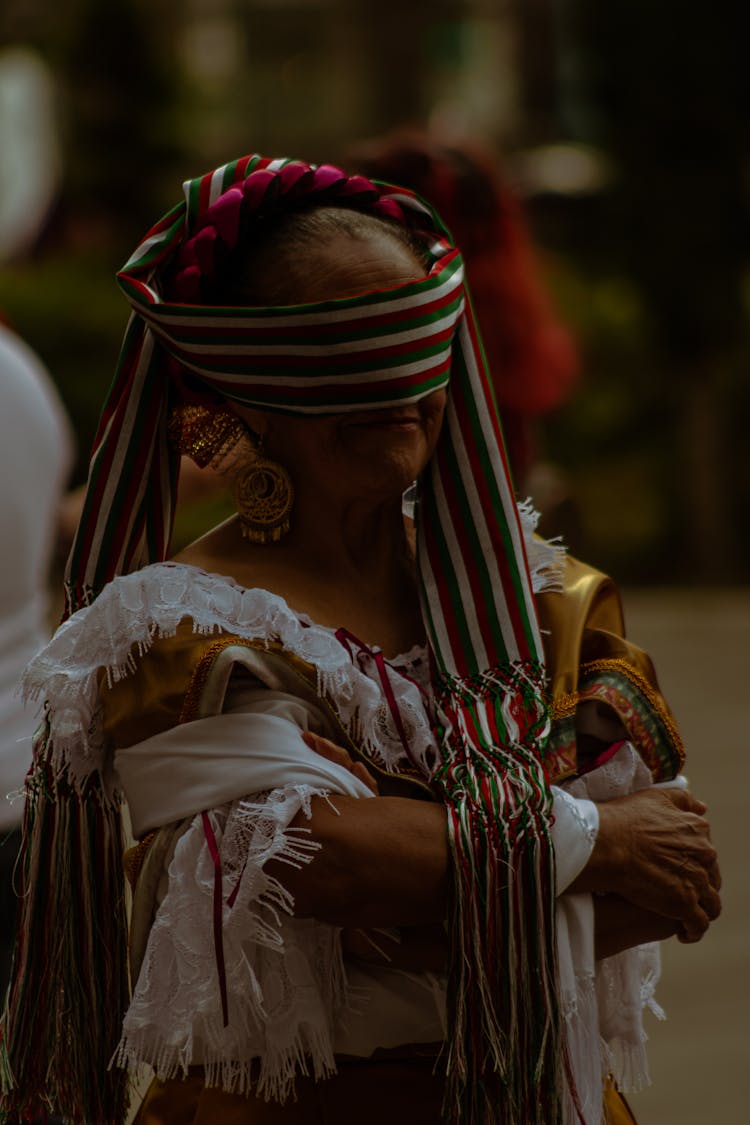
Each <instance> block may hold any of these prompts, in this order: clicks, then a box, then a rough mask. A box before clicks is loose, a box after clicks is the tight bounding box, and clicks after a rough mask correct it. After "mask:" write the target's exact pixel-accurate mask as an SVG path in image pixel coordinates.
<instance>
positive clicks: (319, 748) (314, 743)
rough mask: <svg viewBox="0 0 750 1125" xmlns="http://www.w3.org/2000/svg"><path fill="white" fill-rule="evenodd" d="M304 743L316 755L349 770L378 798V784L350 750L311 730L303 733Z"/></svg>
mask: <svg viewBox="0 0 750 1125" xmlns="http://www.w3.org/2000/svg"><path fill="white" fill-rule="evenodd" d="M302 741H303V742H304V743H305V744H306V745H307V746H309V747H310V749H311V750H314V751H315V753H316V754H320V756H321V758H327V759H328V761H329V762H333V763H334V764H335V765H337V766H343V768H344V769H345V770H349V772H350V773H353V774H354V776H355V777H356V778H358V779H359V781H361V782H362V783H363V784H364V785H366V786H367V788H368V789H369V790H370V792H371V793H373V794H374V795H375V796H376V797H377V795H378V783H377V781H376V780H375V778H374V777H373V776H372V774H371V773H370V771H369V770H368V768H367V766H366V765H365V764H364V762H355V761H354V759H353V758H352V756H351V754H350V753H349V751H348V750H345V749H344V747H343V746H339V745H338V744H337V743H336V742H331V740H330V738H324V737H323V735H322V734H314V733H313V731H311V730H305V731H303V732H302Z"/></svg>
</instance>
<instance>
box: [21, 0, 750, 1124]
mask: <svg viewBox="0 0 750 1125" xmlns="http://www.w3.org/2000/svg"><path fill="white" fill-rule="evenodd" d="M749 32H750V8H748V6H746V5H741V4H736V3H735V4H731V5H730V4H729V3H728V2H727V0H718V2H715V3H713V4H711V5H705V4H698V3H696V2H694V0H681V2H679V3H678V2H676V0H659V2H658V3H654V2H653V0H398V2H397V0H377V2H376V0H66V2H65V3H60V2H59V0H3V3H2V6H0V314H2V316H3V317H4V318H5V320H6V321H7V322H8V324H9V325H10V326H11V327H12V328H13V329H14V330H15V331H16V332H18V333H19V334H20V335H21V336H22V337H23V338H24V339H25V340H26V341H27V343H28V344H30V345H31V347H32V348H33V349H34V350H35V351H36V352H37V354H38V355H39V356H40V357H41V359H42V360H43V362H44V364H45V365H46V366H47V368H48V369H49V371H50V373H51V375H52V378H53V380H54V382H55V383H56V385H57V387H58V390H59V392H60V395H61V397H62V399H63V402H64V404H65V406H66V407H67V410H68V413H69V415H70V418H71V421H72V424H73V429H74V431H75V435H76V440H77V449H78V453H77V461H76V463H75V468H74V470H73V478H72V481H71V483H72V485H73V486H75V485H77V484H80V483H81V482H82V481H83V479H84V477H85V470H86V459H87V452H88V447H89V444H90V442H91V439H92V436H93V432H94V428H95V425H96V420H97V417H98V412H99V409H100V406H101V402H102V399H103V396H104V393H105V391H106V388H107V386H108V384H109V381H110V378H111V375H112V371H113V369H114V364H115V360H116V356H117V351H118V348H119V343H120V338H121V335H122V331H123V328H124V325H125V320H126V315H127V309H126V306H125V302H124V300H123V299H122V298H121V296H120V294H119V291H118V289H117V286H116V284H115V281H114V273H115V271H116V269H118V268H119V267H120V266H121V265H122V264H123V263H124V261H125V260H126V259H127V257H128V256H129V254H130V251H131V249H132V248H133V247H134V245H135V244H136V242H137V241H138V239H139V238H140V237H141V235H142V234H143V233H145V231H146V230H147V228H148V227H149V226H150V225H151V224H152V223H153V222H154V221H155V220H156V218H158V217H159V215H160V214H161V213H162V212H164V211H165V210H167V209H168V208H169V207H171V206H172V205H173V204H174V203H176V202H177V201H178V199H179V198H180V191H179V185H180V183H181V181H182V180H183V179H186V178H187V177H191V176H195V175H197V174H200V173H202V172H204V171H206V170H208V169H209V168H211V167H213V166H215V165H217V164H219V163H223V162H225V161H226V160H228V159H231V158H233V157H235V156H239V155H241V154H243V153H247V152H252V151H258V152H262V153H265V154H271V155H290V156H297V157H302V158H305V159H309V160H312V161H333V162H335V161H337V160H340V161H342V162H346V164H347V167H349V166H351V165H353V163H358V164H359V163H361V165H362V167H364V166H365V164H366V163H367V162H368V161H370V160H373V159H374V158H375V156H377V152H378V146H377V143H375V141H374V139H377V138H380V139H382V138H383V137H384V135H391V134H392V133H393V131H394V130H404V129H408V130H411V131H417V133H418V135H419V136H420V137H421V138H422V143H424V144H429V145H433V146H438V147H441V146H442V148H443V149H444V150H449V151H450V152H451V153H452V154H453V157H454V158H455V159H454V162H453V166H452V170H451V172H450V174H449V175H447V174H446V175H443V176H442V179H441V178H440V175H438V176H437V178H436V179H435V180H434V185H435V187H434V191H435V196H436V198H437V196H439V195H440V191H441V190H444V191H446V192H447V193H448V196H450V195H451V192H453V195H454V196H455V194H456V192H457V191H458V190H459V189H458V187H456V184H459V186H460V182H461V180H462V177H463V178H464V179H466V180H467V181H468V179H469V178H470V177H469V172H468V171H467V168H466V166H465V160H464V158H465V157H466V153H470V152H472V153H473V152H480V153H481V160H480V163H483V164H484V166H485V167H486V166H488V164H491V165H492V169H493V175H496V176H497V178H498V184H500V185H501V188H499V189H498V190H499V192H500V194H499V195H498V199H499V201H500V202H499V204H498V206H502V207H504V208H505V211H504V215H505V219H504V221H505V223H506V228H507V229H506V230H505V236H504V237H506V245H507V246H510V248H511V249H510V251H509V255H510V257H511V258H512V259H513V261H514V262H515V267H514V268H516V267H517V273H516V277H517V279H519V283H518V285H517V286H515V287H514V286H513V285H512V284H510V283H509V281H508V277H507V276H506V277H505V279H504V282H503V284H504V285H505V287H506V292H508V293H510V294H511V298H510V301H511V305H512V295H513V294H514V293H518V292H520V290H521V289H523V286H526V289H525V290H524V292H525V293H526V297H525V298H524V301H525V304H524V308H523V309H522V308H520V305H519V310H518V311H517V315H516V313H515V312H514V313H513V315H514V316H516V321H517V323H515V327H514V328H513V330H514V331H515V337H514V338H515V341H516V345H517V350H519V351H520V350H523V349H522V348H521V344H519V341H523V339H525V336H524V333H525V332H526V328H524V325H523V324H521V321H522V320H523V318H524V317H525V316H527V317H528V318H529V319H530V321H533V322H534V325H535V327H534V331H537V330H538V331H539V332H541V334H542V335H545V333H546V335H545V340H546V341H547V343H546V344H545V345H544V346H542V345H539V348H538V351H537V359H538V358H539V356H540V355H542V354H543V353H544V351H545V348H547V351H548V354H549V356H550V360H549V364H548V365H547V367H545V364H544V362H542V360H539V362H538V363H537V365H536V369H535V371H536V374H534V375H529V376H528V378H527V377H526V376H525V375H524V370H525V369H524V366H523V363H519V364H517V367H516V369H515V370H516V373H517V377H518V383H517V386H516V389H515V391H512V390H511V389H510V388H508V390H507V393H506V392H504V391H503V390H501V391H500V392H499V396H500V400H501V406H502V405H504V406H505V408H506V410H507V412H508V415H509V417H510V418H511V427H510V428H512V429H513V434H514V435H515V437H517V438H518V443H519V450H518V453H517V468H516V475H517V481H518V484H519V491H522V492H523V493H524V494H526V493H527V492H528V493H530V494H531V495H532V496H533V498H534V499H535V501H536V502H537V504H538V506H540V507H541V509H542V511H543V516H544V528H545V530H546V531H549V532H551V533H555V532H557V531H562V532H563V533H564V535H565V537H566V539H567V541H568V542H569V543H570V545H571V547H572V548H573V549H574V550H575V551H576V553H578V554H580V555H583V556H584V557H585V558H586V559H587V561H589V562H591V563H592V564H594V565H596V566H598V567H600V568H601V569H603V570H606V571H608V572H609V573H611V574H613V575H614V576H615V577H616V578H617V580H618V581H619V582H620V583H621V584H622V585H623V586H624V587H625V588H626V591H627V593H626V610H628V609H630V618H629V619H630V620H631V622H633V621H634V622H635V624H636V626H637V627H638V628H639V629H640V630H641V631H642V632H643V633H644V634H645V642H644V643H647V646H648V647H650V648H651V649H652V651H653V652H654V654H655V656H656V657H657V663H658V666H659V668H660V669H661V670H662V676H663V679H664V680H665V681H666V682H667V686H668V688H669V689H670V692H671V694H670V698H671V699H672V700H673V703H674V706H675V710H676V713H677V717H678V719H679V720H680V721H681V722H682V724H683V727H684V729H685V734H686V738H687V741H688V744H689V746H691V745H692V746H695V747H696V750H695V751H694V758H693V759H692V760H693V761H694V763H695V764H694V767H693V775H694V776H696V777H697V780H698V782H700V784H701V788H700V789H699V792H701V793H703V794H705V793H706V792H708V794H709V798H708V799H709V800H710V801H711V803H712V808H713V815H714V822H715V823H716V824H717V837H718V838H720V847H721V854H722V857H723V859H724V866H725V870H728V871H729V874H730V877H729V879H728V885H727V910H726V917H725V919H723V920H722V921H721V922H720V923H719V925H718V926H717V927H716V933H717V938H716V939H714V938H713V936H710V937H709V939H707V941H706V942H705V943H703V944H702V945H701V946H699V947H697V948H698V949H699V950H700V954H696V953H695V952H694V951H692V950H685V949H683V948H682V947H679V946H674V943H673V944H672V945H671V946H669V950H668V955H667V956H668V965H667V969H668V972H667V979H666V987H667V994H668V1000H669V1002H671V1003H672V1005H673V1006H674V1004H676V1005H677V1008H678V1015H679V1018H678V1019H677V1020H676V1021H675V1024H674V1025H673V1024H671V1023H670V1024H669V1025H667V1027H666V1028H658V1029H657V1031H656V1032H654V1039H655V1044H654V1050H655V1052H656V1059H657V1064H656V1070H657V1072H658V1073H657V1077H658V1078H659V1079H660V1083H659V1085H658V1094H656V1095H652V1094H650V1093H649V1094H647V1095H643V1099H645V1100H642V1101H641V1102H637V1103H636V1104H638V1105H641V1106H642V1109H641V1110H640V1112H641V1113H642V1120H643V1121H644V1123H645V1125H669V1123H671V1122H675V1123H677V1122H680V1123H682V1125H684V1123H689V1122H695V1123H696V1125H697V1123H698V1122H719V1123H722V1122H740V1121H745V1120H747V1109H746V1105H745V1106H743V1105H742V1101H743V1100H744V1101H745V1103H746V1101H747V1099H746V1097H745V1096H744V1092H743V1091H742V1090H741V1084H742V1064H743V1061H746V1060H747V1044H748V1036H747V1032H746V1030H745V1027H746V1022H747V1018H746V1013H747V1005H748V1003H750V997H748V993H747V981H748V979H749V978H750V973H748V968H749V967H750V966H749V965H748V955H747V950H748V937H747V934H748V930H747V921H746V917H747V890H748V877H747V874H746V872H745V869H744V864H743V863H742V862H741V860H742V856H743V854H746V844H743V843H741V842H740V839H739V836H740V833H739V831H738V824H740V823H741V819H742V809H741V806H740V803H739V801H740V797H741V796H742V795H744V794H745V793H746V792H747V786H746V785H743V782H747V781H750V773H749V772H748V765H747V762H748V757H747V755H746V754H745V753H744V750H745V745H744V743H745V738H744V730H745V728H744V725H743V719H742V714H741V710H742V707H741V704H742V698H743V688H744V673H745V668H746V667H747V659H746V655H745V654H746V650H747V637H748V629H749V628H750V600H749V599H748V596H747V594H746V592H745V591H744V589H743V587H744V585H745V584H746V582H747V579H748V576H750V535H749V534H748V523H749V522H750V453H749V445H748V439H747V429H748V418H749V417H750V380H748V374H747V373H748V365H749V363H750V331H749V329H750V254H749V250H750V178H749V171H750V165H749V164H748V155H749V140H750V138H749V135H748V134H749V132H750V66H748V61H747V44H748V42H749V41H750V38H749V35H748V33H749ZM456 154H458V155H456ZM462 154H463V155H462ZM381 155H382V153H381ZM456 160H458V163H459V165H461V163H462V161H464V164H463V165H462V167H459V168H458V170H457V169H456ZM423 163H424V161H423ZM462 169H463V170H462ZM422 170H424V169H422ZM417 171H419V169H416V171H415V175H416V172H417ZM384 178H388V177H387V176H386V177H384ZM410 186H411V185H410ZM414 186H416V185H414ZM469 187H470V185H469ZM449 189H450V190H449ZM488 190H489V189H488ZM424 194H428V193H427V191H425V192H424ZM468 198H469V202H468V203H466V201H465V200H464V203H463V207H462V208H460V209H459V211H458V212H457V215H456V219H455V226H456V228H458V225H459V223H460V222H461V221H462V218H466V217H467V215H468V214H469V213H471V214H473V215H474V217H475V218H476V219H477V224H476V225H477V226H478V228H479V235H478V241H479V243H480V244H481V242H482V234H481V231H482V222H483V218H482V216H483V214H484V212H483V210H482V208H483V207H484V205H485V204H486V200H487V193H479V194H478V195H476V198H475V199H474V202H473V203H472V202H471V196H470V195H469V197H468ZM446 206H447V208H448V210H450V199H448V202H447V204H446ZM440 209H441V211H442V210H443V206H442V204H441V208H440ZM453 221H454V220H452V219H449V223H453ZM487 222H488V223H489V222H490V219H489V218H488V219H487ZM474 235H475V236H476V231H475V232H474ZM466 237H467V238H470V237H471V235H470V234H467V236H466ZM507 240H509V241H507ZM459 241H460V239H459ZM466 249H467V251H468V246H467V247H466ZM481 249H482V247H481V246H480V250H481ZM484 249H487V247H484ZM513 255H515V257H513ZM467 256H468V255H467ZM503 261H505V259H503V260H501V261H500V264H498V265H497V271H498V272H499V274H501V273H502V271H503V270H504V269H505V266H504V265H503ZM476 268H477V277H478V278H479V275H480V267H479V266H477V267H476ZM483 269H484V275H483V276H485V278H486V277H490V278H492V277H494V276H495V267H494V266H493V265H492V263H491V262H490V261H489V260H488V259H487V258H485V261H484V266H483ZM511 280H512V279H511ZM474 287H475V289H478V288H479V284H478V283H475V284H474ZM524 310H525V311H524ZM530 310H531V311H530ZM499 315H501V314H499ZM482 322H483V324H485V329H484V331H485V334H486V335H487V336H488V350H489V348H490V340H489V337H490V336H491V334H492V323H491V322H492V314H491V313H490V314H489V316H487V314H485V319H484V320H483V321H482ZM525 323H526V322H525V321H524V324H525ZM540 325H541V326H542V327H541V328H540ZM530 332H531V329H529V333H530ZM529 333H527V335H528V334H529ZM550 341H551V342H550ZM511 366H512V365H511ZM541 368H544V369H545V370H547V371H548V372H553V373H555V375H554V378H550V380H548V383H549V385H547V384H546V383H545V379H544V378H543V377H540V376H539V369H541ZM529 370H530V369H529ZM501 377H502V376H501V375H498V378H501ZM535 380H536V381H535ZM537 383H538V384H539V385H538V386H537ZM537 392H538V393H537ZM514 419H515V421H513V420H514ZM519 420H520V421H519ZM516 423H518V425H517V426H516ZM514 427H515V428H514ZM205 503H206V501H200V502H198V501H196V504H195V505H192V506H191V505H188V506H187V508H186V510H184V511H183V512H182V513H181V515H180V521H181V522H180V524H179V525H178V530H177V538H178V541H179V540H180V539H183V540H184V539H188V538H191V537H192V535H193V534H194V533H195V532H197V531H200V530H203V525H204V524H205V523H207V522H210V516H211V514H212V512H211V511H209V510H208V509H207V508H206V507H205ZM208 503H209V505H212V504H214V503H216V501H215V500H210V501H208ZM201 504H203V505H204V506H203V507H201ZM665 587H670V589H669V590H668V591H666V595H665V596H662V594H661V593H660V592H659V591H660V590H662V591H663V590H664V588H665ZM631 632H633V629H632V628H631ZM636 639H641V638H640V637H638V636H637V635H636ZM719 654H721V655H719ZM659 661H661V663H659ZM668 694H669V693H668ZM691 739H692V740H693V741H692V742H691ZM722 750H723V751H724V756H723V757H716V755H718V754H719V753H720V752H721V751H722ZM743 771H744V773H743ZM722 935H724V936H723V937H722ZM722 942H723V944H722ZM696 958H698V959H696ZM701 958H702V960H701ZM709 964H710V965H711V966H712V973H711V972H709V973H708V976H707V975H706V966H708V965H709ZM670 966H674V967H670ZM722 969H723V970H724V975H722ZM670 972H671V973H672V976H671V977H670V975H669V973H670ZM743 982H744V983H743ZM743 989H744V998H743ZM701 990H702V991H701ZM696 996H697V997H698V1000H697V1001H696V1000H695V997H696ZM688 998H690V1000H688ZM691 1001H692V1005H693V1006H692V1007H691V1006H690V1002H691ZM681 1003H682V1004H683V1006H684V1004H685V1003H688V1010H687V1011H683V1013H682V1014H679V1009H680V1004H681ZM696 1004H697V1008H696ZM667 1006H669V1004H667ZM717 1087H718V1090H717ZM717 1094H718V1096H719V1097H720V1099H721V1100H720V1101H719V1102H718V1103H717V1102H715V1101H714V1099H715V1096H716V1095H717ZM654 1098H656V1100H654ZM726 1098H728V1099H729V1100H728V1101H727V1100H725V1099H726ZM649 1099H651V1100H649ZM717 1106H718V1108H717ZM722 1107H723V1108H722Z"/></svg>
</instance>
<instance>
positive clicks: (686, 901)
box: [569, 788, 721, 942]
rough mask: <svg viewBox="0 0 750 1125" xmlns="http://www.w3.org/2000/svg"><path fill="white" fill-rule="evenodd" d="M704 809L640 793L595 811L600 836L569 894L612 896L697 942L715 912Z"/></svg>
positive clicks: (676, 793) (663, 792) (662, 793)
mask: <svg viewBox="0 0 750 1125" xmlns="http://www.w3.org/2000/svg"><path fill="white" fill-rule="evenodd" d="M705 812H706V806H705V805H704V804H703V803H702V802H701V801H698V800H697V799H696V798H695V797H693V796H692V794H691V793H689V792H688V791H687V790H685V789H661V788H659V789H644V790H641V791H640V792H639V793H633V794H631V795H629V796H627V797H619V798H617V799H615V800H613V801H607V802H605V803H603V804H600V805H599V833H598V835H597V840H596V844H595V845H594V850H593V852H592V855H591V858H590V860H589V863H588V864H587V866H586V867H585V868H584V870H583V871H582V872H581V874H580V875H579V876H578V879H576V880H575V882H574V883H573V884H572V886H571V887H570V888H569V890H572V891H595V892H599V893H601V894H616V895H619V896H621V897H622V898H624V899H627V900H628V902H630V903H633V904H634V905H635V906H637V907H640V908H641V909H642V910H644V911H646V912H648V913H652V914H657V915H661V916H662V917H663V918H667V919H671V920H672V921H673V922H674V924H675V928H674V931H673V932H676V933H677V936H678V938H679V940H680V941H685V942H692V941H699V940H700V939H701V938H702V937H703V934H704V933H705V932H706V930H707V929H708V926H709V924H710V923H711V922H712V921H713V919H715V918H717V917H718V915H719V913H720V911H721V899H720V898H719V888H720V887H721V876H720V874H719V866H718V861H717V856H716V851H715V849H714V847H713V845H712V844H711V838H710V829H709V825H708V821H707V820H706V819H705V815H704V814H705Z"/></svg>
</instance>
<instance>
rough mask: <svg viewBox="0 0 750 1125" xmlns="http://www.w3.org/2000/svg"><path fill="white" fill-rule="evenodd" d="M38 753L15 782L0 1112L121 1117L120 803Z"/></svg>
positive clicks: (124, 1080) (112, 1123) (102, 1124)
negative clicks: (22, 785)
mask: <svg viewBox="0 0 750 1125" xmlns="http://www.w3.org/2000/svg"><path fill="white" fill-rule="evenodd" d="M49 758H50V755H49V752H48V750H47V747H46V745H45V743H44V740H43V741H42V745H41V747H40V749H39V752H38V754H37V760H36V762H35V764H34V766H33V767H32V771H31V773H30V774H29V777H28V778H27V783H26V785H27V800H26V811H25V814H24V825H23V839H24V842H23V849H22V853H21V860H20V862H19V867H18V871H17V875H16V878H17V888H18V893H19V919H18V926H17V936H16V950H15V957H14V965H13V974H12V978H11V986H10V988H9V991H8V996H7V999H6V1008H5V1013H4V1016H3V1020H2V1028H1V1032H2V1043H1V1044H0V1051H1V1052H2V1063H1V1065H0V1079H1V1084H2V1096H1V1097H0V1120H3V1121H4V1120H6V1119H7V1117H8V1116H10V1117H11V1118H13V1119H15V1118H16V1117H19V1116H20V1117H27V1118H29V1119H36V1118H37V1117H39V1116H42V1117H43V1116H45V1115H46V1114H47V1113H56V1114H61V1115H63V1116H64V1117H66V1118H68V1119H70V1120H71V1121H73V1122H75V1123H76V1125H121V1123H122V1122H123V1121H124V1120H125V1115H126V1112H127V1106H128V1077H127V1074H126V1073H125V1072H124V1071H122V1070H119V1069H118V1068H113V1069H110V1061H111V1059H112V1056H113V1054H114V1051H115V1048H116V1046H117V1042H118V1039H119V1037H120V1031H121V1025H122V1018H123V1014H124V1011H125V1008H126V1006H127V998H128V983H127V959H126V955H127V946H126V915H125V897H124V887H123V874H122V843H121V841H122V831H121V821H120V812H119V808H118V807H117V805H116V804H115V803H114V802H113V801H111V800H110V799H109V798H108V797H107V796H106V795H105V793H104V790H103V787H102V784H101V780H100V778H99V776H98V775H96V774H92V775H90V777H89V778H87V779H86V781H85V782H84V783H83V784H82V785H81V786H80V788H74V787H73V786H72V785H71V783H70V781H69V779H68V776H67V772H66V771H63V772H62V773H61V772H59V770H57V769H55V768H53V766H52V764H51V762H50V760H49Z"/></svg>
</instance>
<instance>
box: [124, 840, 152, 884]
mask: <svg viewBox="0 0 750 1125" xmlns="http://www.w3.org/2000/svg"><path fill="white" fill-rule="evenodd" d="M156 835H157V834H156V830H154V831H153V832H149V833H148V835H147V836H144V837H143V839H142V840H139V841H138V843H137V844H135V845H134V846H133V847H132V848H128V849H127V851H125V852H123V855H122V867H123V870H124V872H125V877H126V879H127V880H128V882H129V883H130V889H131V890H132V891H135V885H136V883H137V882H138V877H139V875H140V873H141V871H142V870H143V864H144V863H145V862H146V856H147V855H148V853H149V850H150V848H151V845H152V844H153V842H154V840H155V839H156Z"/></svg>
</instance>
